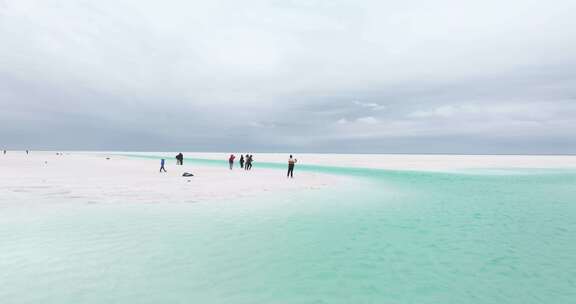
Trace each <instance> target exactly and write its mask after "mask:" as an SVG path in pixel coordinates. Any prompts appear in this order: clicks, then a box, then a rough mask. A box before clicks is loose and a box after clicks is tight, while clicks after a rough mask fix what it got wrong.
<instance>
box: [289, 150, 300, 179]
mask: <svg viewBox="0 0 576 304" xmlns="http://www.w3.org/2000/svg"><path fill="white" fill-rule="evenodd" d="M297 161H298V160H297V159H295V158H293V157H292V155H290V158H289V159H288V174H287V175H286V177H289V178H294V165H295V164H296V162H297Z"/></svg>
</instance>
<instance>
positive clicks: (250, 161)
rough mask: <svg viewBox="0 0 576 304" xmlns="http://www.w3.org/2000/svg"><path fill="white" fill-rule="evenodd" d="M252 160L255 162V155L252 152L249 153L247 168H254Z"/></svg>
mask: <svg viewBox="0 0 576 304" xmlns="http://www.w3.org/2000/svg"><path fill="white" fill-rule="evenodd" d="M252 162H254V155H252V154H250V155H248V160H247V161H246V167H248V169H246V170H252Z"/></svg>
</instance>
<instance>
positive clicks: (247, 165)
mask: <svg viewBox="0 0 576 304" xmlns="http://www.w3.org/2000/svg"><path fill="white" fill-rule="evenodd" d="M234 160H236V156H235V155H234V154H230V157H228V165H229V166H230V170H232V169H234ZM297 161H298V160H297V159H296V158H294V157H293V156H292V155H290V158H289V159H288V173H287V174H286V177H288V178H294V166H295V165H296V162H297ZM252 162H254V156H253V155H252V154H246V156H244V155H242V154H240V161H239V163H240V168H242V169H244V170H248V171H249V170H252ZM165 164H166V160H165V159H161V160H160V172H166V168H164V165H165ZM176 165H180V166H182V165H184V155H183V154H182V153H178V155H176Z"/></svg>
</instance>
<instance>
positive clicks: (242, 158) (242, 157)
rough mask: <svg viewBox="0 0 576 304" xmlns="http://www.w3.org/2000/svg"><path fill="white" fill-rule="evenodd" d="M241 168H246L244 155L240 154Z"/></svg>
mask: <svg viewBox="0 0 576 304" xmlns="http://www.w3.org/2000/svg"><path fill="white" fill-rule="evenodd" d="M240 168H242V169H244V155H242V154H240Z"/></svg>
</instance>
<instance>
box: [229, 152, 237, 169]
mask: <svg viewBox="0 0 576 304" xmlns="http://www.w3.org/2000/svg"><path fill="white" fill-rule="evenodd" d="M234 159H236V156H234V154H230V157H229V158H228V164H229V165H230V170H232V168H234Z"/></svg>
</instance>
